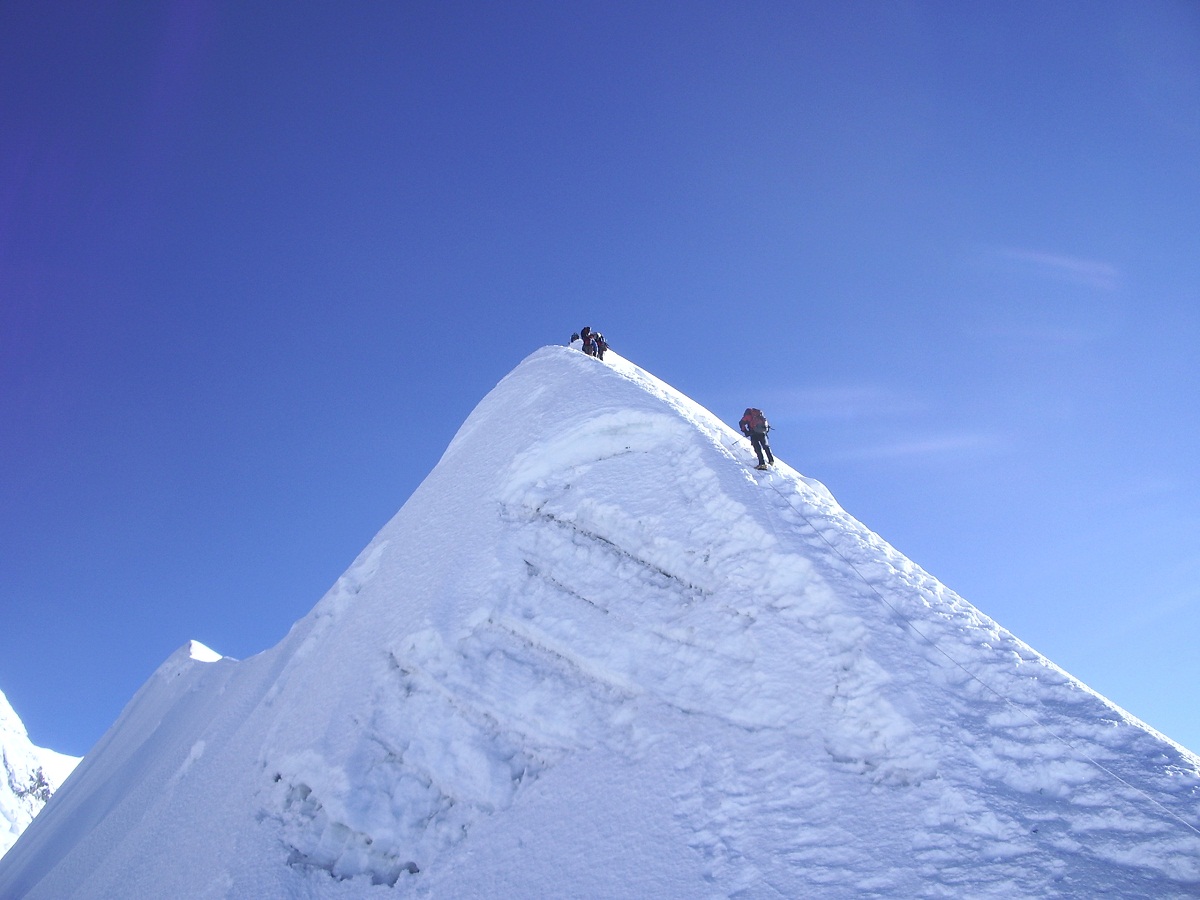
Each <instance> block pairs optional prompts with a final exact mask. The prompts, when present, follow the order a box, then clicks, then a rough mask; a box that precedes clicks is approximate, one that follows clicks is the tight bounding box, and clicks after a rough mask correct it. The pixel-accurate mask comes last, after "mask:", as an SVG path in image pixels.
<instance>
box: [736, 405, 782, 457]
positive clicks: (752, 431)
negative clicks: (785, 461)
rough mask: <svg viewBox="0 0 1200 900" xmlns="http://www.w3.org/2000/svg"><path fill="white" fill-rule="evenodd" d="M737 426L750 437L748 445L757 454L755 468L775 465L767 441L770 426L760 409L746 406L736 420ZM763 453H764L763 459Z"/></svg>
mask: <svg viewBox="0 0 1200 900" xmlns="http://www.w3.org/2000/svg"><path fill="white" fill-rule="evenodd" d="M738 427H739V428H741V429H742V434H744V435H745V436H746V437H748V438H750V446H751V447H753V448H754V452H755V454H757V456H758V465H757V466H756V467H755V468H758V469H765V468H766V467H767V466H768V465H771V466H773V465H775V457H774V456H772V455H771V445H770V444H768V443H767V432H768V431H770V430H771V426H770V424H769V423H768V422H767V417H766V416H764V415H763V413H762V410H761V409H755V408H754V407H753V406H750V407H747V408H746V411H745V412H744V413H743V414H742V420H741V421H740V422H738ZM763 453H766V460H765V461H764V459H763Z"/></svg>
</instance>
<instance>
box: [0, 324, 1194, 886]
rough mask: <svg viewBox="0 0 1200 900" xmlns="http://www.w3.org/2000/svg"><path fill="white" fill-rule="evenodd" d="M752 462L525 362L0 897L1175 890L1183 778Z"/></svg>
mask: <svg viewBox="0 0 1200 900" xmlns="http://www.w3.org/2000/svg"><path fill="white" fill-rule="evenodd" d="M738 411H740V410H738ZM738 411H732V412H731V417H732V415H733V414H734V413H736V412H738ZM752 460H753V457H752V454H751V452H750V450H749V447H748V446H747V445H746V444H745V442H744V441H742V439H741V438H740V437H739V436H738V435H737V434H736V433H735V432H734V431H732V430H731V429H730V428H728V427H727V426H725V425H724V424H722V423H721V422H720V421H719V420H718V419H717V418H715V417H714V416H713V415H712V414H710V413H709V412H707V411H706V410H704V409H702V408H700V407H699V406H697V405H696V404H694V403H692V402H691V401H690V400H688V399H687V398H686V397H683V396H682V395H680V394H679V393H677V392H676V391H674V390H673V389H671V388H670V387H668V386H666V385H665V384H663V383H661V382H659V381H658V380H656V379H654V378H653V377H651V376H649V375H648V374H646V373H645V372H643V371H642V370H640V369H638V368H637V367H636V366H633V365H632V364H630V363H628V362H627V361H625V360H623V359H621V358H620V357H619V356H616V354H614V353H612V352H611V351H610V353H609V354H608V356H607V357H606V359H605V360H604V361H603V362H601V361H599V360H596V359H592V358H590V357H586V356H584V355H583V354H581V353H578V352H576V351H573V350H570V349H566V348H553V347H551V348H544V349H543V350H540V351H538V352H536V353H534V354H533V355H532V356H530V357H529V358H528V359H527V360H525V362H523V363H522V364H521V365H520V366H519V367H518V368H517V369H515V370H514V371H513V372H512V373H511V374H510V375H509V376H508V377H507V378H505V379H504V380H503V381H502V382H501V383H500V384H499V385H498V386H497V387H496V389H495V390H494V391H492V393H490V394H489V395H488V396H487V397H486V398H485V399H484V400H483V402H482V403H480V405H479V406H478V407H477V409H476V410H475V412H474V413H472V415H471V416H470V418H469V419H468V420H467V422H466V423H465V424H464V425H463V427H462V429H461V430H460V432H459V434H458V435H457V436H456V438H455V439H454V441H453V442H452V443H451V445H450V447H449V448H448V449H447V451H446V453H445V455H444V457H443V459H442V461H441V462H440V463H439V465H438V466H437V467H436V468H435V469H434V471H433V472H432V473H431V474H430V476H429V477H428V478H427V479H426V481H425V482H424V484H422V486H421V487H420V488H419V489H418V490H417V491H416V493H415V494H414V495H413V497H412V498H411V499H410V500H409V502H408V503H407V504H405V506H404V508H403V509H402V510H401V511H400V512H399V513H398V514H397V516H396V517H395V518H394V519H393V520H392V521H391V522H390V523H389V524H388V525H387V526H386V527H385V528H384V529H383V530H382V531H381V532H380V534H379V535H378V537H377V538H376V539H375V540H374V541H373V542H372V544H371V545H370V546H369V547H368V548H367V549H366V550H365V551H364V552H363V554H362V555H361V556H360V557H359V559H358V560H356V561H355V563H354V564H353V565H352V566H351V567H350V569H349V570H348V571H347V573H346V574H345V575H344V576H343V577H342V578H341V579H340V580H339V582H338V583H337V584H336V585H335V586H334V587H333V589H332V590H331V591H330V592H329V594H328V595H327V596H326V597H325V598H324V599H322V600H321V602H320V603H319V604H318V605H317V606H316V607H315V608H314V610H313V611H312V612H311V613H310V614H309V615H308V616H307V617H306V618H305V619H303V620H301V621H300V622H299V623H297V625H296V626H295V627H294V628H293V629H292V631H291V633H290V634H289V635H288V636H287V638H286V639H285V640H284V641H283V642H281V643H280V644H279V645H278V646H277V647H275V648H273V649H272V650H269V651H267V652H266V653H263V654H261V655H259V656H257V657H254V658H252V659H249V660H246V661H244V662H240V663H234V662H233V661H232V660H220V661H218V662H213V661H203V654H197V653H196V652H195V649H194V648H193V649H192V650H191V651H187V652H185V651H181V652H180V653H179V654H177V655H176V656H175V657H172V659H171V660H169V661H168V663H167V664H165V665H164V667H163V669H162V670H160V672H158V673H156V675H155V676H154V678H152V679H151V681H150V682H148V683H147V685H146V687H144V688H143V689H142V691H141V692H140V693H139V695H138V696H137V697H135V699H134V701H133V702H131V704H130V707H129V708H128V709H127V710H126V712H125V713H124V714H123V716H122V718H121V719H120V720H119V721H118V722H117V724H116V725H115V726H114V727H113V729H112V730H111V731H110V732H109V734H108V735H107V736H106V737H105V739H104V740H103V741H102V742H101V745H100V746H99V747H98V748H97V750H96V751H95V752H94V753H93V754H92V755H90V756H89V757H88V759H87V760H86V761H85V763H84V767H81V769H80V771H79V773H78V774H77V777H76V778H75V779H73V780H72V782H71V784H70V785H69V786H68V788H67V789H66V790H64V791H62V792H61V793H60V795H59V796H57V797H55V798H54V799H53V800H52V801H51V803H50V805H49V806H48V807H47V809H46V811H45V813H44V815H43V816H42V817H41V818H39V820H38V821H37V822H36V823H35V824H34V826H33V827H32V828H31V829H30V830H29V832H28V833H27V834H26V835H25V837H23V838H22V840H21V841H20V842H19V843H18V844H17V845H16V847H14V849H13V852H12V853H11V854H10V855H9V857H8V859H6V860H5V861H4V862H3V863H2V864H0V896H5V897H9V896H21V895H22V894H24V893H26V892H28V894H29V895H30V896H34V897H47V898H50V897H53V898H61V897H73V896H74V897H108V896H121V897H165V896H188V897H265V896H278V897H285V896H290V897H360V896H380V897H385V896H387V897H391V896H401V897H410V896H411V897H456V898H458V897H553V896H572V897H687V898H694V897H734V896H736V897H747V898H753V897H779V896H784V897H859V896H877V897H897V896H905V897H1012V896H1022V895H1029V896H1050V897H1056V896H1061V897H1087V898H1093V897H1100V896H1112V897H1155V898H1164V897H1194V896H1197V895H1198V894H1200V832H1197V830H1196V828H1197V827H1198V826H1200V816H1198V811H1200V761H1198V760H1197V758H1196V757H1195V756H1193V755H1191V754H1190V753H1188V752H1187V751H1185V750H1183V749H1182V748H1181V747H1179V746H1177V745H1176V744H1173V743H1172V742H1170V741H1169V740H1167V739H1165V738H1164V737H1162V736H1161V735H1158V734H1156V733H1155V732H1153V731H1151V730H1149V729H1148V728H1147V727H1146V726H1144V725H1143V724H1141V723H1139V722H1138V721H1136V720H1134V719H1132V718H1131V717H1130V716H1128V715H1127V714H1125V713H1124V712H1122V711H1121V710H1119V709H1118V708H1116V707H1114V706H1113V705H1112V704H1110V703H1108V702H1107V701H1106V700H1104V699H1103V698H1101V697H1099V696H1097V695H1096V694H1094V693H1093V692H1091V691H1090V690H1088V689H1087V688H1086V687H1084V686H1083V685H1081V684H1080V683H1079V682H1077V681H1075V680H1074V679H1072V678H1071V677H1070V676H1069V675H1067V674H1066V673H1065V672H1063V671H1062V670H1060V669H1059V668H1057V667H1056V666H1054V665H1053V664H1051V663H1050V662H1049V661H1047V660H1046V659H1044V658H1043V657H1041V656H1040V655H1038V654H1037V653H1036V652H1034V651H1033V650H1032V649H1030V648H1029V647H1028V646H1026V645H1025V644H1023V643H1021V642H1020V641H1019V640H1017V639H1016V638H1014V637H1013V636H1012V635H1011V634H1009V633H1008V632H1006V631H1004V630H1003V629H1002V628H1000V627H999V626H997V625H996V624H995V623H994V622H992V621H991V620H990V619H988V618H987V617H986V616H984V615H982V614H981V613H979V612H978V611H977V610H975V609H974V608H973V607H972V606H971V605H970V604H968V603H966V602H965V601H963V600H962V599H961V598H959V597H957V596H956V595H955V594H953V593H952V592H950V591H949V590H947V589H946V588H945V587H943V586H942V585H941V584H939V583H938V582H937V581H936V580H934V579H933V578H932V577H930V576H929V575H928V574H926V573H925V572H924V571H922V570H921V569H920V568H918V567H917V566H915V565H914V564H912V563H911V562H909V561H908V560H907V559H905V558H904V557H902V556H901V555H900V554H898V553H897V552H896V551H894V550H893V549H892V548H891V547H889V546H888V545H887V544H886V543H884V542H883V541H882V540H880V539H879V538H878V537H876V536H875V535H874V534H872V533H871V532H870V531H868V530H867V529H866V528H864V527H863V526H862V525H861V524H860V523H858V522H857V521H855V520H854V519H852V518H851V517H850V516H848V515H847V514H846V513H845V512H844V511H842V510H841V509H840V508H839V507H838V506H837V504H836V503H835V502H834V500H833V498H832V497H831V496H830V495H829V493H828V492H827V491H826V490H825V489H824V488H823V487H822V486H821V485H820V484H818V483H817V482H815V481H812V480H810V479H807V478H804V477H803V476H801V475H799V474H797V473H796V472H795V471H793V470H792V469H790V468H788V467H787V466H786V465H782V464H781V465H780V466H779V467H778V468H777V469H776V470H774V471H771V472H766V473H760V472H757V471H754V470H753V469H752V468H751V467H750V463H751V462H752ZM197 656H200V657H201V659H198V658H196V657H197Z"/></svg>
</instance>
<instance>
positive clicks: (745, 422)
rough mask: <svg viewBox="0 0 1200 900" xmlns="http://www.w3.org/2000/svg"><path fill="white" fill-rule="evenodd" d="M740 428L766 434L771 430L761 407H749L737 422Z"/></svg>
mask: <svg viewBox="0 0 1200 900" xmlns="http://www.w3.org/2000/svg"><path fill="white" fill-rule="evenodd" d="M739 424H740V425H741V426H742V430H744V431H745V430H749V431H752V432H754V433H755V434H766V433H767V432H768V431H770V430H771V426H770V425H768V424H767V417H766V416H764V415H763V414H762V410H761V409H755V408H754V407H750V408H749V409H748V410H746V412H745V414H744V415H743V416H742V421H741V422H740V423H739Z"/></svg>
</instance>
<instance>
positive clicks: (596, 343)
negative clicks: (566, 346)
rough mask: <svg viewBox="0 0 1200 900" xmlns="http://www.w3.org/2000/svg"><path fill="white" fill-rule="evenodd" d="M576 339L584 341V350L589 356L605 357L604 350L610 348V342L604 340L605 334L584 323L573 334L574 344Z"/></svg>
mask: <svg viewBox="0 0 1200 900" xmlns="http://www.w3.org/2000/svg"><path fill="white" fill-rule="evenodd" d="M576 341H583V352H584V353H586V354H587V355H588V356H594V357H596V359H604V351H605V350H607V349H608V342H607V341H606V340H604V335H602V334H601V333H600V332H598V331H592V329H591V326H590V325H584V326H583V327H582V328H581V329H579V331H577V332H576V333H575V334H573V335H571V343H572V344H574V343H575V342H576Z"/></svg>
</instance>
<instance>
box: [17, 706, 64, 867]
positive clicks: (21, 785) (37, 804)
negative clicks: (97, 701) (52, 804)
mask: <svg viewBox="0 0 1200 900" xmlns="http://www.w3.org/2000/svg"><path fill="white" fill-rule="evenodd" d="M78 762H79V758H78V757H75V756H67V755H66V754H65V753H56V752H55V751H53V750H46V749H45V748H43V747H35V746H34V745H33V743H32V742H31V741H30V740H29V734H28V733H27V732H26V731H25V725H24V723H23V722H22V721H21V719H20V718H19V717H18V716H17V713H16V711H15V710H14V709H13V708H12V706H11V705H10V704H9V702H8V698H7V697H5V696H4V694H3V692H0V856H4V854H5V853H7V852H8V848H9V847H11V846H12V845H13V842H14V841H16V839H17V838H18V837H19V836H20V834H21V832H22V831H24V830H25V829H26V828H27V827H28V826H29V823H30V822H31V821H33V817H34V816H36V815H37V814H38V811H39V810H40V809H41V808H42V807H43V806H45V805H46V801H47V800H48V799H49V798H50V796H51V794H53V793H54V792H55V791H57V790H58V788H59V785H61V784H62V783H63V781H65V780H66V777H67V776H68V775H70V774H71V770H72V769H74V768H75V765H76V763H78Z"/></svg>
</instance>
